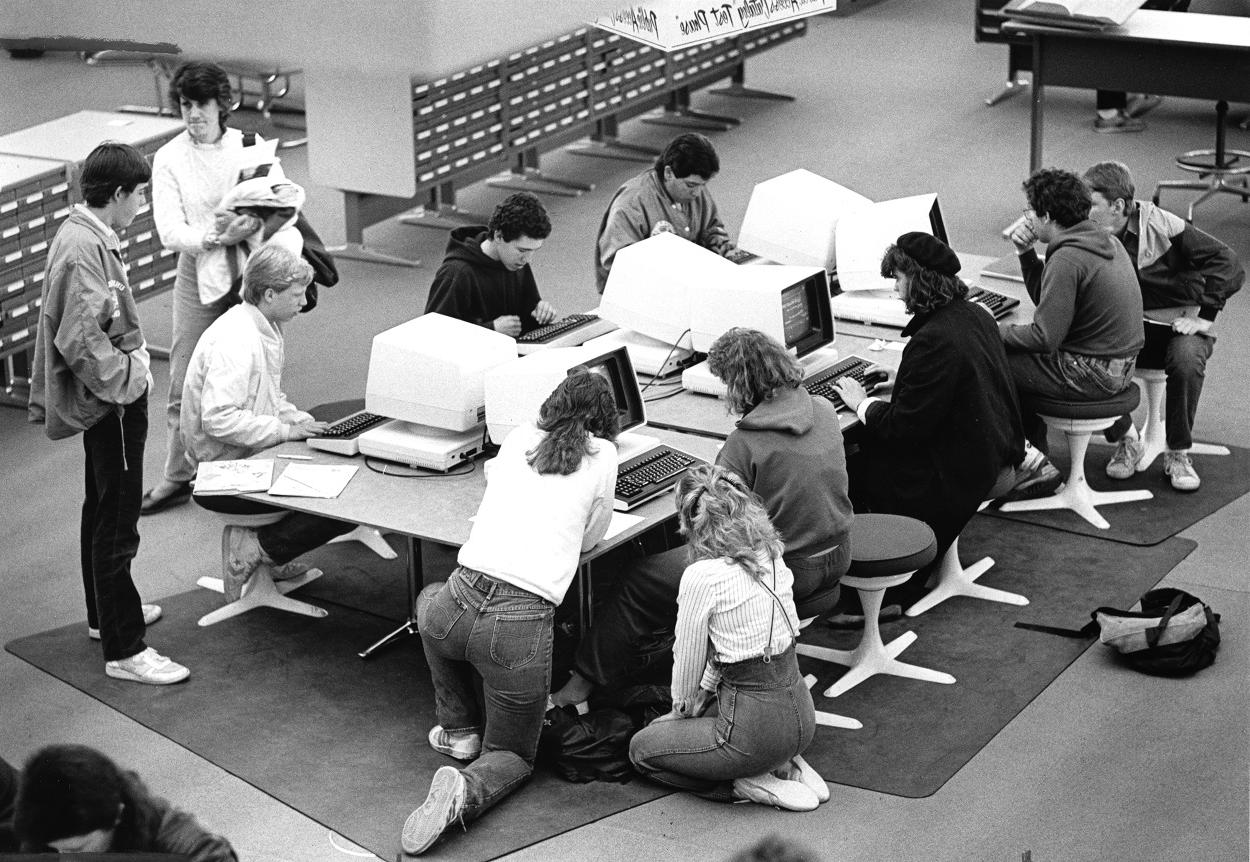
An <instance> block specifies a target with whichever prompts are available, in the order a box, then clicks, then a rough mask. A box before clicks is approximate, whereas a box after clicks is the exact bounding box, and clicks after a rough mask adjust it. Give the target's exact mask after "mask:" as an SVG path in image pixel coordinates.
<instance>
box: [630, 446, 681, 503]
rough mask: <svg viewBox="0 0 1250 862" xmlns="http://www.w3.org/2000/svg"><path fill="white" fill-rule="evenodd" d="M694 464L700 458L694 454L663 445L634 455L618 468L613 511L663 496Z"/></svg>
mask: <svg viewBox="0 0 1250 862" xmlns="http://www.w3.org/2000/svg"><path fill="white" fill-rule="evenodd" d="M697 463H700V462H699V459H698V458H696V457H694V456H693V455H687V454H686V453H685V452H682V451H680V450H678V449H672V448H670V447H668V446H663V445H661V446H657V447H655V448H654V449H649V450H647V451H646V452H643V453H642V454H641V455H635V456H634V457H633V458H630V459H629V460H628V461H626V462H624V463H623V464H621V465H620V467H619V468H618V469H617V472H616V508H617V509H618V510H619V511H628V510H629V509H632V508H634V507H635V506H637V505H639V504H641V503H645V502H646V501H647V500H650V499H651V498H652V497H655V496H657V495H659V494H663V493H664V492H665V491H667V490H668V489H669V488H671V487H673V486H674V485H676V484H677V480H678V479H680V478H681V474H682V473H684V472H686V469H687V468H688V467H691V466H693V465H694V464H697Z"/></svg>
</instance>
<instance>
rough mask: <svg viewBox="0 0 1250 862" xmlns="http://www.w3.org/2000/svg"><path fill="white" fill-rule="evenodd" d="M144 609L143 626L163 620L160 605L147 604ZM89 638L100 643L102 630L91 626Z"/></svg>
mask: <svg viewBox="0 0 1250 862" xmlns="http://www.w3.org/2000/svg"><path fill="white" fill-rule="evenodd" d="M142 608H143V624H144V625H145V626H150V625H152V623H154V622H156V621H157V620H159V619H160V618H161V606H160V605H147V604H145V605H142ZM87 637H89V638H91V639H92V640H93V641H98V640H99V639H100V630H99V629H97V628H92V627H91V626H87Z"/></svg>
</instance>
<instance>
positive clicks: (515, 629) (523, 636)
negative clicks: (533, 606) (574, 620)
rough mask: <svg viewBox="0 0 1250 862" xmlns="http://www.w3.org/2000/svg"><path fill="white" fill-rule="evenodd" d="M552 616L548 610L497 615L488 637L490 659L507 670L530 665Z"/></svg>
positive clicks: (551, 612)
mask: <svg viewBox="0 0 1250 862" xmlns="http://www.w3.org/2000/svg"><path fill="white" fill-rule="evenodd" d="M552 616H553V611H549V610H543V611H533V612H529V613H509V614H499V615H496V617H495V626H494V630H493V631H492V632H491V638H490V657H491V659H492V660H493V661H494V662H495V664H497V665H499V666H500V667H503V668H507V669H508V670H516V669H517V668H519V667H524V666H525V665H527V664H529V663H530V662H531V661H533V660H534V658H535V657H536V656H537V655H538V649H539V646H540V645H541V643H542V641H543V633H544V631H545V630H547V629H549V628H550V626H551V618H552Z"/></svg>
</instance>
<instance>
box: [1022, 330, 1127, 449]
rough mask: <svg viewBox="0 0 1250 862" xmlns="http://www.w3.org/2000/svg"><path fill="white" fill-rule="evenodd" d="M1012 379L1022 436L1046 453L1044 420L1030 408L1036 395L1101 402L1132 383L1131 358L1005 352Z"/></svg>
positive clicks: (1047, 447)
mask: <svg viewBox="0 0 1250 862" xmlns="http://www.w3.org/2000/svg"><path fill="white" fill-rule="evenodd" d="M1007 365H1008V367H1009V368H1010V369H1011V379H1012V380H1013V381H1014V382H1015V384H1016V392H1017V393H1019V395H1020V415H1021V417H1022V418H1023V420H1024V436H1025V437H1027V438H1028V439H1029V442H1030V443H1032V444H1033V445H1034V446H1036V447H1037V448H1038V449H1039V450H1041V451H1042V452H1049V451H1050V446H1049V444H1048V443H1047V442H1046V423H1045V422H1043V421H1042V418H1041V417H1040V416H1038V415H1037V411H1036V410H1035V409H1034V408H1033V400H1034V398H1035V397H1041V398H1048V399H1052V400H1057V401H1102V400H1104V399H1107V398H1110V397H1112V396H1113V395H1116V394H1118V393H1120V392H1123V391H1124V390H1125V389H1127V388H1128V387H1129V384H1130V383H1132V382H1133V367H1134V359H1132V358H1128V359H1106V358H1103V357H1099V356H1082V355H1081V354H1078V353H1064V352H1062V351H1060V352H1059V353H1008V354H1007Z"/></svg>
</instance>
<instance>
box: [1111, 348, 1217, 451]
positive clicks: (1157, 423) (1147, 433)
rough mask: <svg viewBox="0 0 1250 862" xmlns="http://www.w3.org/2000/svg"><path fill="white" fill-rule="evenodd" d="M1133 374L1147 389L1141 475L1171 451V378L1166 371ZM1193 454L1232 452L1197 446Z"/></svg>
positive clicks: (1144, 369)
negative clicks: (1167, 405)
mask: <svg viewBox="0 0 1250 862" xmlns="http://www.w3.org/2000/svg"><path fill="white" fill-rule="evenodd" d="M1133 374H1134V375H1135V376H1136V377H1137V379H1138V380H1141V381H1142V383H1144V384H1145V385H1146V424H1145V425H1144V426H1143V427H1142V434H1141V439H1142V445H1143V447H1144V448H1143V449H1142V456H1141V458H1140V459H1139V460H1138V462H1137V472H1138V473H1141V472H1142V471H1144V470H1145V469H1146V468H1147V467H1149V466H1150V465H1151V464H1152V463H1153V462H1154V460H1155V458H1158V457H1159V456H1160V455H1161V454H1163V453H1164V452H1166V451H1167V448H1168V434H1167V422H1166V414H1165V413H1164V410H1163V399H1164V396H1165V395H1166V394H1167V386H1168V374H1167V372H1166V371H1164V370H1163V369H1162V368H1141V367H1140V366H1139V367H1138V368H1136V369H1135V370H1134V371H1133ZM1189 454H1191V455H1227V454H1229V450H1228V447H1227V446H1214V445H1212V444H1210V443H1194V444H1193V445H1192V446H1190V448H1189Z"/></svg>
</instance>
